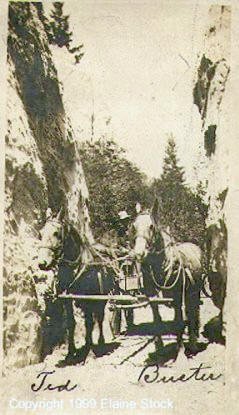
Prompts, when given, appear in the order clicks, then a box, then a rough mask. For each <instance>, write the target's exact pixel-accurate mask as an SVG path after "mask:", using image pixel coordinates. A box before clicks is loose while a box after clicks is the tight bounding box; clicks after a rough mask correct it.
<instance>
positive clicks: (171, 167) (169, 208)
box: [152, 137, 207, 245]
mask: <svg viewBox="0 0 239 415" xmlns="http://www.w3.org/2000/svg"><path fill="white" fill-rule="evenodd" d="M152 190H153V192H154V195H155V197H157V198H158V199H159V205H160V206H159V213H160V222H161V224H162V225H164V226H169V227H170V231H171V233H172V235H173V236H174V238H175V239H176V240H177V241H191V242H194V243H197V244H199V245H202V244H203V238H204V231H205V219H206V213H207V208H206V205H205V203H204V202H203V198H202V189H201V187H200V190H199V187H198V189H197V191H196V193H194V192H193V191H192V190H191V189H190V188H189V187H188V186H187V185H186V183H185V179H184V169H183V168H182V167H181V166H179V163H178V159H177V152H176V144H175V142H174V139H173V138H172V137H170V138H169V140H168V145H167V148H166V154H165V157H164V165H163V172H162V175H161V177H160V179H155V180H154V182H153V184H152Z"/></svg>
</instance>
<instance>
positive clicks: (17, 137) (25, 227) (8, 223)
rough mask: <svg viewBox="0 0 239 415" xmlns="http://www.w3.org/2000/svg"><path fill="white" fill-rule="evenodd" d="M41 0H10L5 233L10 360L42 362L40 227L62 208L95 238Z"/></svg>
mask: <svg viewBox="0 0 239 415" xmlns="http://www.w3.org/2000/svg"><path fill="white" fill-rule="evenodd" d="M43 13H44V11H43V9H42V5H41V3H20V4H17V3H11V4H10V6H9V36H8V70H9V72H8V90H7V97H8V98H7V116H8V131H7V136H6V184H5V194H6V196H5V236H4V241H5V243H4V351H5V367H6V368H11V367H22V366H25V365H27V364H31V363H36V362H39V360H40V359H41V352H42V317H43V314H44V304H43V303H42V297H41V291H42V286H46V285H47V282H48V280H49V279H50V277H51V275H50V274H51V273H49V275H47V273H45V274H44V273H40V272H39V269H38V262H37V258H38V254H39V247H40V239H39V238H40V237H39V231H40V229H41V227H42V226H43V225H44V222H45V220H46V212H49V211H51V212H52V213H53V214H56V213H57V212H58V211H59V210H60V209H61V208H63V209H64V212H65V217H66V218H67V219H68V220H69V221H71V222H72V223H73V224H74V226H75V227H76V228H77V229H78V231H79V232H80V234H81V235H82V237H83V238H86V239H88V240H93V237H92V234H91V231H90V223H89V222H90V221H89V214H88V209H87V199H88V191H87V187H86V184H85V179H84V174H83V170H82V166H81V163H80V159H79V155H78V149H77V145H76V142H75V137H74V131H73V130H72V128H71V125H70V121H69V118H68V116H67V114H66V112H65V109H64V104H63V99H62V95H63V91H62V90H61V87H60V84H59V81H58V77H57V71H56V68H55V66H54V62H53V59H52V55H51V52H50V49H49V46H48V40H47V36H46V33H45V30H44V26H43V23H42V21H43Z"/></svg>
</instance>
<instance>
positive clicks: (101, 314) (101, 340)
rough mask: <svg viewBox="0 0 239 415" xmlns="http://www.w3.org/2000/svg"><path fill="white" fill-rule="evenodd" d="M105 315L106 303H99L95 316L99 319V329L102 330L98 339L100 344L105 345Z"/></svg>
mask: <svg viewBox="0 0 239 415" xmlns="http://www.w3.org/2000/svg"><path fill="white" fill-rule="evenodd" d="M104 316H105V303H103V304H98V305H97V310H96V311H95V317H96V319H97V322H98V325H99V331H100V335H99V340H98V344H99V346H103V345H104V344H105V338H104V334H103V321H104Z"/></svg>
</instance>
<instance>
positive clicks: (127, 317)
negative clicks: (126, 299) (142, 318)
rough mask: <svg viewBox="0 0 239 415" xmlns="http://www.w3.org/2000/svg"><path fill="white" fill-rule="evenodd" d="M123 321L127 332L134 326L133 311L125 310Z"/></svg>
mask: <svg viewBox="0 0 239 415" xmlns="http://www.w3.org/2000/svg"><path fill="white" fill-rule="evenodd" d="M125 320H126V323H127V329H128V330H129V329H130V328H131V327H132V326H133V325H134V311H133V310H132V309H128V310H127V309H126V310H125Z"/></svg>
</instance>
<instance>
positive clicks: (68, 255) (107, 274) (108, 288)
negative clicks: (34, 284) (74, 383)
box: [39, 215, 117, 357]
mask: <svg viewBox="0 0 239 415" xmlns="http://www.w3.org/2000/svg"><path fill="white" fill-rule="evenodd" d="M40 234H41V243H42V245H41V254H40V256H39V267H40V269H42V270H49V269H52V268H54V269H55V272H56V281H55V282H56V283H55V294H56V295H57V297H58V296H59V295H60V294H63V293H67V294H78V295H79V294H82V295H99V294H103V295H107V294H109V293H111V292H112V291H113V290H115V289H117V284H116V278H115V271H114V270H113V269H112V268H111V267H109V266H108V267H106V266H104V265H102V264H101V263H100V262H99V261H98V263H94V264H92V263H91V262H89V263H88V264H87V263H85V264H84V263H83V258H84V256H85V243H84V242H83V240H82V238H81V236H80V235H79V233H78V231H77V230H76V229H75V227H74V226H73V225H72V224H70V223H69V222H67V221H66V220H65V221H64V220H60V217H59V215H58V216H56V217H55V218H48V220H47V221H46V223H45V225H44V227H43V228H42V229H41V231H40ZM91 260H92V255H91ZM57 301H63V304H64V308H65V312H66V324H67V330H68V357H73V356H74V355H75V353H76V351H77V350H76V347H75V342H74V333H75V325H76V323H75V318H74V311H73V304H72V300H71V299H64V300H63V299H61V300H60V299H58V300H57ZM106 302H107V301H92V300H82V301H80V300H75V301H74V303H75V306H76V307H80V308H81V309H82V311H83V313H84V318H85V329H86V334H85V348H86V350H87V351H89V350H90V349H91V348H92V346H93V340H92V332H93V327H94V321H95V320H97V322H98V325H99V340H98V344H99V346H101V347H102V346H103V345H104V343H105V339H104V334H103V320H104V312H105V305H106Z"/></svg>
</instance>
